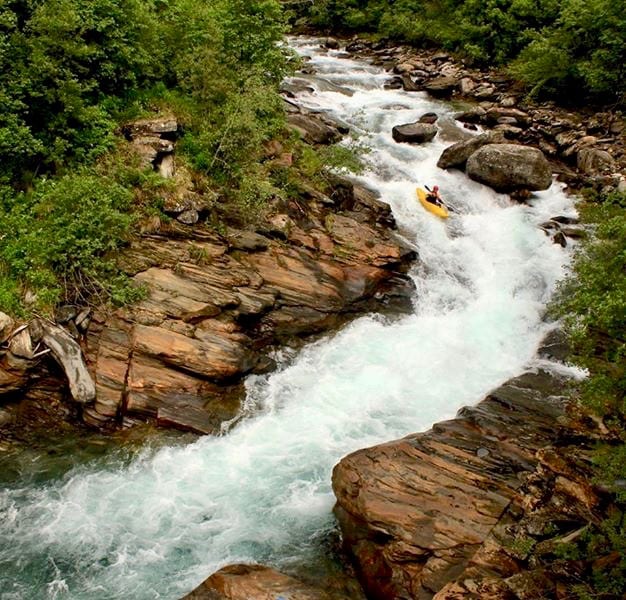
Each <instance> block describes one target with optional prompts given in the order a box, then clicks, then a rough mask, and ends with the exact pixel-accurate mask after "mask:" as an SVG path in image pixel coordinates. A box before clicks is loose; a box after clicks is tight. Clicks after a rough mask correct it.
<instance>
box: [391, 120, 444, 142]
mask: <svg viewBox="0 0 626 600" xmlns="http://www.w3.org/2000/svg"><path fill="white" fill-rule="evenodd" d="M391 135H392V136H393V139H394V140H395V141H396V142H405V143H408V144H423V143H425V142H430V141H431V140H432V139H433V138H434V137H435V136H436V135H437V127H436V126H435V125H433V124H432V123H419V122H416V123H406V124H405V125H396V126H395V127H394V128H393V129H392V130H391Z"/></svg>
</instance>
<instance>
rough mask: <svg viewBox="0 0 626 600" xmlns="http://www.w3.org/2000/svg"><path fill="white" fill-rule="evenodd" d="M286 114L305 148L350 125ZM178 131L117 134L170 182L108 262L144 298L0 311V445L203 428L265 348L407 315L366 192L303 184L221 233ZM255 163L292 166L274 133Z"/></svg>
mask: <svg viewBox="0 0 626 600" xmlns="http://www.w3.org/2000/svg"><path fill="white" fill-rule="evenodd" d="M288 122H289V126H290V127H292V128H293V129H294V130H296V131H298V133H299V134H300V135H301V136H302V138H303V139H304V140H305V141H307V142H309V143H311V144H329V143H333V142H335V141H337V140H338V139H340V138H341V137H342V134H343V133H345V132H346V130H345V129H344V128H342V127H340V126H337V125H335V124H333V123H332V122H330V121H329V120H328V119H327V118H325V117H322V116H321V115H315V114H311V113H308V112H307V111H304V110H302V109H300V108H298V107H297V106H294V105H293V104H289V106H288ZM177 130H178V126H177V123H176V121H175V119H173V118H169V117H166V118H161V119H156V120H152V121H141V122H136V123H133V124H130V125H129V126H128V127H126V128H125V130H124V131H125V134H126V136H127V137H128V139H129V140H130V142H131V145H132V147H133V148H134V150H135V151H136V152H137V153H138V154H139V156H140V158H141V160H142V161H143V162H144V164H145V166H151V167H153V168H154V169H155V170H158V171H159V172H160V173H161V175H162V176H164V177H170V178H173V180H174V181H175V182H176V186H175V188H174V189H175V192H173V193H172V194H171V197H168V198H166V201H165V202H164V209H163V210H164V211H165V213H166V215H169V218H165V217H164V218H159V217H154V218H152V219H149V220H148V221H146V222H145V223H144V224H143V225H142V228H141V232H140V233H139V234H138V235H137V236H136V237H135V239H134V240H133V241H132V243H131V244H130V245H129V247H128V248H127V249H126V250H125V251H124V252H123V253H122V255H121V256H120V258H119V262H120V265H121V266H122V268H123V270H124V271H125V272H126V273H128V274H129V275H131V276H132V277H133V279H134V280H135V281H136V282H137V284H139V285H141V286H142V287H143V288H144V290H145V294H146V298H145V299H144V300H143V301H141V302H139V303H137V304H135V305H133V306H130V307H127V308H124V309H120V310H117V311H114V312H103V311H96V312H95V313H94V312H92V311H91V310H90V309H89V308H82V307H74V306H66V307H62V308H61V309H60V310H59V311H58V312H57V314H56V323H55V324H53V323H51V322H47V321H46V320H43V319H35V320H34V321H32V322H30V323H28V324H24V325H21V326H19V327H16V324H14V323H13V321H12V320H11V319H9V318H8V317H6V318H4V320H3V325H2V340H1V341H2V343H3V346H2V350H1V351H0V398H1V399H2V405H1V411H0V414H1V421H0V425H1V426H2V429H1V430H2V431H3V432H4V436H5V439H9V438H11V439H19V437H20V433H21V432H26V431H27V430H29V429H31V428H33V427H36V424H37V423H39V426H44V427H46V428H48V427H50V426H51V423H50V422H52V423H54V422H55V421H57V420H66V419H67V418H68V417H71V415H75V414H79V418H80V419H82V420H83V421H84V422H86V423H87V424H89V425H92V426H96V427H98V428H110V427H116V426H118V425H120V424H123V425H131V424H132V423H133V422H135V420H137V419H140V420H145V419H148V420H153V421H155V422H156V423H157V424H159V425H163V426H174V427H178V428H181V429H186V430H191V431H194V432H197V433H213V432H216V431H219V430H220V427H221V424H222V423H224V422H225V421H229V420H231V419H233V418H235V417H236V416H237V415H238V414H239V412H240V409H241V399H242V396H243V385H242V379H243V377H245V376H246V375H247V374H249V373H263V372H266V371H269V370H272V369H273V368H274V367H275V364H274V361H273V360H272V358H271V357H270V355H269V354H268V353H269V352H270V351H271V349H272V348H274V347H276V346H280V345H283V344H289V345H293V344H294V343H295V344H297V343H299V342H298V340H300V339H302V338H303V337H305V336H309V335H311V334H317V333H320V332H324V331H328V330H332V329H333V328H336V327H337V326H338V325H339V324H341V323H342V322H344V321H345V320H346V319H348V318H351V317H352V316H353V315H355V314H359V313H362V312H364V311H372V310H375V311H381V310H386V309H387V310H390V311H392V312H393V311H397V310H400V311H402V310H406V309H409V308H410V299H409V298H410V294H411V291H412V284H411V282H410V280H409V279H408V278H407V277H406V276H405V273H406V271H407V269H408V266H409V265H410V263H411V262H412V261H413V260H414V258H415V253H414V252H413V250H412V249H411V248H409V247H408V246H407V245H406V244H405V243H404V242H403V241H402V240H401V239H400V238H399V237H398V236H397V235H396V233H395V232H394V229H395V222H394V219H393V216H392V214H391V211H390V209H389V206H388V205H387V204H385V203H384V202H381V201H380V200H378V199H377V198H376V197H375V195H374V194H372V193H371V192H370V191H368V190H366V189H364V188H362V187H359V186H355V185H354V184H353V183H351V182H350V181H348V180H346V179H342V178H340V177H334V178H332V179H331V185H330V191H328V192H327V193H322V192H321V191H318V190H317V189H315V188H314V187H313V186H312V185H311V184H310V183H308V182H306V181H301V189H300V190H299V194H298V195H297V196H296V195H294V197H293V198H290V199H287V200H277V201H275V202H274V203H273V205H272V207H271V209H270V210H269V211H268V214H267V215H266V216H265V217H264V218H263V219H261V220H260V221H259V223H258V224H257V225H256V226H255V227H253V228H248V229H237V228H234V227H228V228H226V229H225V230H221V231H220V232H218V231H217V230H216V229H215V228H214V227H211V226H210V225H209V224H208V223H206V221H205V219H204V218H203V216H204V215H205V214H207V213H206V211H207V209H208V206H209V204H210V203H211V202H213V203H214V202H215V201H216V199H215V198H210V199H208V198H207V197H206V194H204V193H203V192H202V191H200V190H197V189H195V188H194V186H193V183H192V182H191V178H190V177H189V174H188V173H186V172H185V171H184V170H182V169H180V170H177V169H176V163H175V152H174V151H175V144H176V137H177ZM267 160H272V161H282V163H281V164H283V163H284V165H285V166H286V167H287V168H288V167H289V164H290V162H291V155H289V153H287V152H285V151H284V150H283V148H282V147H281V145H280V144H279V143H278V142H275V143H272V144H268V146H267ZM45 328H54V331H55V332H56V334H57V336H58V335H61V336H62V337H63V338H64V339H65V340H66V342H67V343H66V351H67V352H70V354H71V355H72V356H73V357H74V359H75V360H74V362H71V363H67V362H66V364H64V358H63V356H62V355H63V353H61V354H59V353H55V351H54V349H53V348H52V346H51V341H50V339H45V336H44V334H43V333H42V330H43V329H45ZM67 352H66V354H67ZM82 355H84V361H83V360H82ZM59 365H60V366H61V368H59ZM68 383H69V385H68ZM79 389H80V392H79V393H77V390H79ZM70 398H71V399H73V401H74V402H73V403H71V402H69V399H70ZM66 400H68V401H66ZM78 405H80V407H78ZM79 408H80V409H79Z"/></svg>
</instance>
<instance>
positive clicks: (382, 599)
mask: <svg viewBox="0 0 626 600" xmlns="http://www.w3.org/2000/svg"><path fill="white" fill-rule="evenodd" d="M561 386H562V382H561V381H559V380H558V379H555V378H554V377H552V376H549V375H547V374H545V373H538V374H534V375H533V374H527V375H524V376H522V377H519V378H517V379H514V380H512V381H510V382H509V383H507V384H506V385H504V386H503V387H501V388H499V389H498V390H496V391H494V392H493V393H492V394H490V395H489V396H488V397H487V398H486V399H485V400H483V401H482V402H481V403H480V404H479V405H478V406H476V407H475V408H465V409H462V410H461V411H460V412H459V415H458V417H457V418H456V419H454V420H452V421H446V422H443V423H439V424H437V425H435V426H434V427H433V428H432V430H430V431H428V432H426V433H423V434H416V435H411V436H408V437H406V438H404V439H401V440H397V441H395V442H390V443H387V444H383V445H380V446H375V447H373V448H368V449H364V450H359V451H357V452H355V453H353V454H351V455H349V456H347V457H345V458H344V459H343V460H342V461H341V462H340V463H339V464H338V465H337V466H336V467H335V470H334V473H333V489H334V491H335V495H336V497H337V505H336V507H335V514H336V516H337V519H338V521H339V524H340V526H341V529H342V532H343V537H344V541H345V545H346V548H347V549H348V551H349V553H350V554H351V555H352V557H353V560H354V562H355V566H356V569H357V574H358V576H359V579H360V581H361V583H362V585H363V587H364V589H365V591H366V594H367V595H368V598H372V599H376V600H389V599H392V598H402V599H409V598H411V599H413V598H417V599H422V598H424V599H426V598H432V597H433V596H434V595H435V594H436V593H437V592H439V591H440V590H442V588H444V586H446V585H447V584H449V583H450V582H454V581H457V580H459V581H463V578H464V577H465V575H464V573H465V571H466V569H468V567H469V566H470V563H471V561H473V560H474V561H475V560H477V559H476V556H477V553H481V554H480V556H482V559H481V560H482V563H481V564H483V566H484V565H486V564H487V563H488V562H489V561H491V562H490V563H489V564H491V566H492V568H493V569H497V570H499V571H500V573H502V574H507V576H508V575H513V574H514V573H516V572H518V571H519V570H520V567H518V566H517V563H516V562H515V559H514V557H511V556H510V555H507V554H506V553H504V552H503V551H502V549H501V548H499V547H498V545H497V544H496V542H494V541H493V540H491V538H490V536H491V534H492V532H493V531H494V528H496V526H498V524H501V525H502V527H501V529H502V532H501V535H504V533H503V532H504V526H505V525H507V524H510V523H511V521H510V520H509V521H508V522H507V521H506V519H510V518H512V517H506V519H505V515H506V514H508V513H507V510H508V509H509V507H510V506H511V503H512V501H513V500H514V499H515V498H519V492H520V490H521V488H522V487H523V486H524V485H526V486H528V485H529V484H528V481H531V479H529V478H532V476H533V473H534V471H535V469H537V468H538V465H539V464H540V462H541V457H538V456H537V449H538V448H541V447H544V446H548V445H550V444H552V443H553V442H555V441H556V439H557V437H558V427H556V426H555V425H556V423H557V419H559V418H562V416H563V408H562V406H561V405H560V404H559V402H558V401H557V400H555V399H553V400H550V397H556V396H557V395H558V394H559V393H560V388H561ZM525 481H526V483H525ZM561 487H562V489H563V490H565V487H564V486H561ZM542 489H543V488H542ZM542 493H543V492H542ZM563 493H564V494H565V496H567V498H570V500H565V502H566V503H567V502H571V497H572V496H574V497H575V496H576V495H577V493H576V492H574V491H573V489H570V490H567V491H564V492H563ZM539 496H540V497H541V494H539ZM563 501H564V500H563V497H562V496H561V497H560V498H558V499H557V500H556V501H555V506H557V505H559V503H562V502H563ZM571 510H572V513H574V514H577V515H578V516H580V514H581V511H582V512H587V513H588V512H589V509H588V508H575V507H574V505H572V509H571ZM577 511H578V513H577ZM549 518H550V517H547V519H548V520H549ZM503 519H505V520H504V521H503ZM545 519H546V517H545V515H544V521H545ZM574 520H575V519H574ZM540 522H541V521H540ZM509 538H511V536H510V535H509ZM514 542H515V539H511V541H510V545H511V546H515V543H514ZM503 544H505V542H503V541H502V540H500V545H503ZM494 548H495V550H494ZM494 565H495V566H494ZM474 575H475V574H474ZM505 587H506V586H505ZM507 590H508V593H509V595H510V589H509V588H507ZM452 592H453V590H452V588H450V594H449V595H443V596H440V595H437V598H438V599H439V598H441V599H443V598H445V599H447V600H451V599H452V598H469V597H480V598H483V597H484V598H487V597H489V598H490V597H494V598H495V597H498V598H500V597H502V598H508V597H509V596H507V595H504V596H490V595H487V594H486V593H485V595H481V594H479V595H478V596H471V595H467V590H466V595H459V596H455V595H453V593H452Z"/></svg>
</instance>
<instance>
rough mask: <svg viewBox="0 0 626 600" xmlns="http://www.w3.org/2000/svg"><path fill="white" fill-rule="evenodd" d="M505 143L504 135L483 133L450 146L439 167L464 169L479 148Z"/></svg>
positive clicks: (440, 158) (440, 159)
mask: <svg viewBox="0 0 626 600" xmlns="http://www.w3.org/2000/svg"><path fill="white" fill-rule="evenodd" d="M502 142H504V137H503V136H502V134H497V133H492V132H489V133H481V134H480V135H477V136H476V137H473V138H471V139H469V140H463V141H461V142H457V143H456V144H452V146H448V147H447V148H446V149H445V150H444V151H443V152H442V153H441V156H440V157H439V160H438V161H437V166H438V167H439V168H440V169H451V168H453V167H454V168H457V169H463V168H464V167H465V163H466V162H467V159H468V158H469V157H470V156H471V155H472V154H474V152H476V150H478V149H479V148H482V147H483V146H485V145H487V144H497V143H502Z"/></svg>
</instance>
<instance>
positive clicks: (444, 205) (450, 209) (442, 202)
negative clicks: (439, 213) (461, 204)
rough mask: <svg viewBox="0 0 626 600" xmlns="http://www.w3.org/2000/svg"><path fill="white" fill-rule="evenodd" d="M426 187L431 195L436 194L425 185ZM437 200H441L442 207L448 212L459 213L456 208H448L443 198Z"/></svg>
mask: <svg viewBox="0 0 626 600" xmlns="http://www.w3.org/2000/svg"><path fill="white" fill-rule="evenodd" d="M424 187H425V188H426V189H427V190H428V191H429V192H430V193H431V194H433V193H434V192H433V191H432V190H431V189H430V188H429V187H428V186H427V185H425V184H424ZM437 200H439V202H440V203H441V206H443V207H444V208H445V209H446V210H449V211H450V212H453V213H455V212H457V211H456V210H455V209H454V208H452V207H451V206H448V205H447V204H446V203H445V202H444V201H443V200H442V199H441V198H439V197H437Z"/></svg>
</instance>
